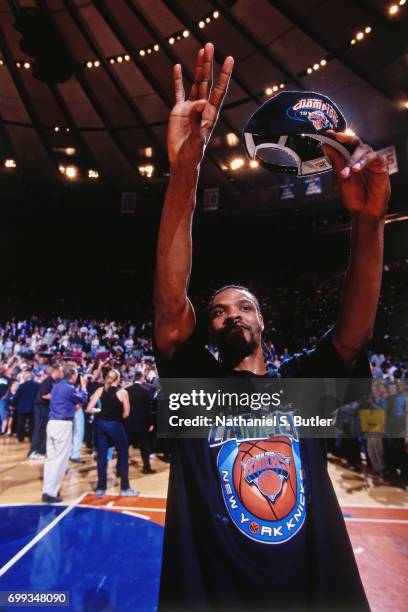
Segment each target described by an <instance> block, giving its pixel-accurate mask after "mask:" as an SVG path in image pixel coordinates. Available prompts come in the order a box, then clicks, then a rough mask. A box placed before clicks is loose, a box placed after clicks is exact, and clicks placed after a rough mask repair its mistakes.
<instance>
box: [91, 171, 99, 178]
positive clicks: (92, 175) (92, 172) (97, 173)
mask: <svg viewBox="0 0 408 612" xmlns="http://www.w3.org/2000/svg"><path fill="white" fill-rule="evenodd" d="M88 178H90V179H97V178H99V172H98V171H97V170H88Z"/></svg>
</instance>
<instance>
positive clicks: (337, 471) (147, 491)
mask: <svg viewBox="0 0 408 612" xmlns="http://www.w3.org/2000/svg"><path fill="white" fill-rule="evenodd" d="M28 450H29V445H28V442H22V443H19V442H17V440H16V439H15V438H14V437H11V436H10V437H5V436H2V437H1V438H0V504H2V505H4V504H31V503H38V502H40V501H41V481H42V473H43V465H44V461H32V460H29V459H27V453H28ZM82 458H83V459H84V460H85V463H83V464H81V465H77V464H75V463H70V464H69V468H68V472H67V476H66V478H65V480H64V484H63V488H62V496H63V498H64V503H69V502H70V501H73V500H74V499H77V498H78V497H79V496H80V495H81V494H82V493H85V492H88V493H90V492H92V491H93V490H94V489H95V486H96V461H95V460H94V459H93V458H92V455H91V453H90V452H89V451H88V450H86V449H85V448H84V450H83V452H82ZM115 465H116V462H115V461H111V462H110V463H109V469H108V494H112V495H116V494H117V493H118V487H119V482H118V479H117V478H116V476H115V474H114V467H115ZM141 467H142V464H141V458H140V453H139V451H138V450H134V449H131V450H130V471H129V476H130V482H131V485H132V486H133V487H134V488H135V489H137V490H138V491H140V494H141V495H142V496H153V497H166V495H167V483H168V474H169V466H168V464H167V463H164V462H162V461H160V459H158V458H156V459H153V460H152V467H153V468H154V469H155V470H157V473H156V474H151V475H143V474H142V473H141ZM329 472H330V476H331V478H332V482H333V485H334V488H335V490H336V494H337V497H338V499H339V501H340V505H341V506H350V505H352V506H354V507H356V506H357V507H358V506H365V507H373V506H377V507H386V508H387V507H390V506H391V507H392V506H396V507H399V508H407V509H408V493H407V492H406V491H404V490H403V488H401V487H397V486H392V485H391V484H389V483H386V482H383V481H376V480H374V479H372V478H370V477H366V476H365V475H364V474H358V473H355V472H351V471H350V470H348V469H346V468H345V467H344V462H343V461H342V460H339V459H335V458H332V459H331V461H330V462H329Z"/></svg>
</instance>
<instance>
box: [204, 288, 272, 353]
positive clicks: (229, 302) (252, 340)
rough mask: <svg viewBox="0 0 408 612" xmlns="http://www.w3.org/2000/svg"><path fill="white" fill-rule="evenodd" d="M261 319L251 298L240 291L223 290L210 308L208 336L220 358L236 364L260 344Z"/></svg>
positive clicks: (248, 294)
mask: <svg viewBox="0 0 408 612" xmlns="http://www.w3.org/2000/svg"><path fill="white" fill-rule="evenodd" d="M263 327H264V326H263V318H262V315H261V314H260V313H259V312H258V309H257V306H256V301H255V298H254V296H253V295H252V294H251V293H249V292H248V291H243V290H242V289H225V291H221V292H220V293H218V294H217V295H216V296H215V298H214V300H213V301H212V304H211V306H210V333H211V337H212V340H213V341H214V343H215V344H216V345H217V346H218V348H219V350H220V353H221V355H222V356H223V359H227V360H228V361H235V362H237V363H238V362H239V361H241V360H242V359H243V358H244V357H247V356H248V355H250V354H251V353H252V352H253V351H254V350H255V349H256V348H257V347H258V346H260V344H261V335H262V331H263Z"/></svg>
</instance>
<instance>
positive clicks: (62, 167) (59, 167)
mask: <svg viewBox="0 0 408 612" xmlns="http://www.w3.org/2000/svg"><path fill="white" fill-rule="evenodd" d="M58 170H59V171H60V172H61V174H65V166H62V165H59V166H58Z"/></svg>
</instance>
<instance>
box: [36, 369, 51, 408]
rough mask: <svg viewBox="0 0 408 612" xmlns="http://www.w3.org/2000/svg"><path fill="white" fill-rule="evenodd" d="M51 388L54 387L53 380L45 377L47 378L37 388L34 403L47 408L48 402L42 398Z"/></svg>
mask: <svg viewBox="0 0 408 612" xmlns="http://www.w3.org/2000/svg"><path fill="white" fill-rule="evenodd" d="M53 386H54V381H53V379H52V378H51V376H47V378H46V379H45V380H43V381H42V383H41V384H40V386H39V388H38V391H37V395H36V398H35V402H34V403H35V404H37V405H40V406H45V407H48V406H49V405H50V400H49V399H48V400H47V399H43V396H44V395H48V394H49V393H51V391H52V388H53Z"/></svg>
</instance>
